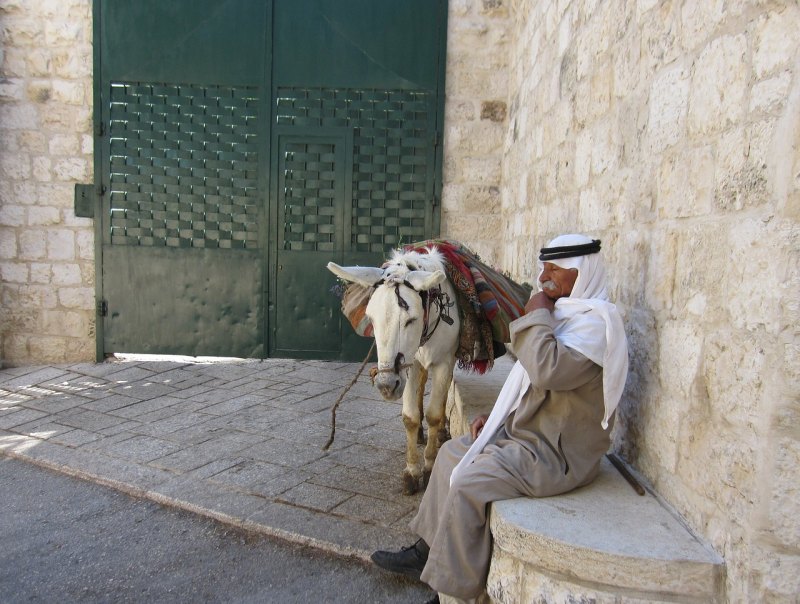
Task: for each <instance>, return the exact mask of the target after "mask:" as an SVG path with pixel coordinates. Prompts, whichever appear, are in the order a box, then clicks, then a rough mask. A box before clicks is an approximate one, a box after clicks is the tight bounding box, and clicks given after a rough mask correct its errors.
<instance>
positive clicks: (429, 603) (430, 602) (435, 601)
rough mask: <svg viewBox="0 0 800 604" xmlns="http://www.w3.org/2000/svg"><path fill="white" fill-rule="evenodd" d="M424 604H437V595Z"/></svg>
mask: <svg viewBox="0 0 800 604" xmlns="http://www.w3.org/2000/svg"><path fill="white" fill-rule="evenodd" d="M425 604H439V594H436V595H435V596H433V597H432V598H431V599H430V600H428V601H427V602H425Z"/></svg>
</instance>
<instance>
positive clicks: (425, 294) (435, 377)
mask: <svg viewBox="0 0 800 604" xmlns="http://www.w3.org/2000/svg"><path fill="white" fill-rule="evenodd" d="M428 252H429V253H427V254H420V253H419V252H416V251H412V252H406V253H402V252H400V251H395V252H394V255H393V256H392V258H391V260H389V261H388V262H387V263H386V264H384V265H383V266H382V267H381V268H374V267H360V266H351V267H342V266H339V265H337V264H334V263H333V262H329V263H328V269H329V270H330V271H331V272H332V273H334V274H335V275H336V276H337V277H340V278H341V279H343V280H345V281H348V282H353V283H357V284H359V285H362V286H364V287H368V288H374V292H373V293H372V297H371V298H370V300H369V304H368V305H367V309H366V314H367V317H368V318H369V319H370V320H371V321H372V325H373V329H374V333H375V342H376V347H377V349H378V366H377V368H376V369H375V370H373V382H374V384H375V386H376V387H377V388H378V390H379V391H380V393H381V396H383V398H384V399H386V400H389V401H392V400H397V399H398V398H400V396H401V395H402V397H403V424H404V425H405V428H406V468H405V470H404V471H403V493H404V494H406V495H412V494H414V493H415V492H417V490H418V489H419V485H420V479H421V480H422V484H423V486H425V485H427V482H428V478H429V477H430V474H431V469H432V468H433V462H434V460H435V459H436V454H437V452H438V451H439V446H440V445H441V443H442V441H443V440H444V438H446V436H444V435H445V434H446V433H445V430H444V411H445V403H446V400H447V392H448V390H449V388H450V382H451V381H452V379H453V366H454V365H455V358H456V349H457V347H458V338H459V330H460V327H461V325H460V321H459V318H458V309H457V307H456V306H455V304H454V302H455V300H456V294H455V290H454V289H453V286H452V285H451V283H450V282H449V281H448V279H447V278H446V276H445V273H444V268H445V267H444V258H443V256H442V255H441V254H440V253H439V252H438V251H436V249H435V247H434V248H429V249H428ZM451 307H452V308H453V309H454V312H453V313H452V317H451V316H450V308H451ZM429 375H430V377H431V380H432V384H431V396H430V402H429V403H428V409H427V412H426V413H425V419H426V420H427V423H428V438H427V444H426V446H425V453H424V467H423V468H422V469H421V468H420V462H419V453H418V451H417V442H418V435H419V434H421V420H422V409H423V396H424V393H425V384H426V382H427V379H428V376H429ZM440 433H441V434H440Z"/></svg>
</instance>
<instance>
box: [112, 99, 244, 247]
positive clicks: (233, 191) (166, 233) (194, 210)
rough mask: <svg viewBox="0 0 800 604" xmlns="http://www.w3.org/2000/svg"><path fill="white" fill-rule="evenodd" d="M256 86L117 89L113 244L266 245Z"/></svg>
mask: <svg viewBox="0 0 800 604" xmlns="http://www.w3.org/2000/svg"><path fill="white" fill-rule="evenodd" d="M257 105H258V99H257V98H256V95H255V89H251V88H228V87H196V86H172V85H169V86H160V85H153V84H112V85H111V123H110V137H111V153H110V162H111V166H110V167H111V179H110V199H111V243H112V245H146V246H169V247H206V248H212V247H213V248H257V247H258V199H257V196H258V175H257V170H258V149H257V146H256V141H257V122H258V115H257V113H258V111H257Z"/></svg>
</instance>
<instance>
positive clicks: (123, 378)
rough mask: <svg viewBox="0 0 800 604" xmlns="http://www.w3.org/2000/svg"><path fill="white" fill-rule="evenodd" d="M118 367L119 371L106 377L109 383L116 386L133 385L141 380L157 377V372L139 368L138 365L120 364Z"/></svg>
mask: <svg viewBox="0 0 800 604" xmlns="http://www.w3.org/2000/svg"><path fill="white" fill-rule="evenodd" d="M118 366H119V370H118V371H115V372H113V373H109V374H107V375H106V376H105V378H106V379H107V380H108V381H109V382H113V383H114V384H116V385H120V384H132V383H135V382H139V381H141V380H147V379H150V378H152V377H153V376H154V375H155V372H153V371H150V370H149V369H144V368H142V367H139V366H138V365H126V364H120V365H118Z"/></svg>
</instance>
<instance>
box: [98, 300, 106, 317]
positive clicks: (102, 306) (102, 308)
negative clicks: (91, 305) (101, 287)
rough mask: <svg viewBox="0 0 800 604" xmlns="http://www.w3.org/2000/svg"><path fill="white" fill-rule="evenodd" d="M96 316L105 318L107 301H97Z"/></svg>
mask: <svg viewBox="0 0 800 604" xmlns="http://www.w3.org/2000/svg"><path fill="white" fill-rule="evenodd" d="M97 314H98V316H100V317H105V316H107V315H108V301H107V300H98V301H97Z"/></svg>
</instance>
